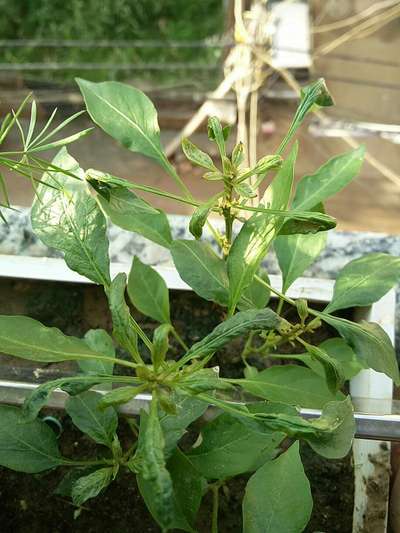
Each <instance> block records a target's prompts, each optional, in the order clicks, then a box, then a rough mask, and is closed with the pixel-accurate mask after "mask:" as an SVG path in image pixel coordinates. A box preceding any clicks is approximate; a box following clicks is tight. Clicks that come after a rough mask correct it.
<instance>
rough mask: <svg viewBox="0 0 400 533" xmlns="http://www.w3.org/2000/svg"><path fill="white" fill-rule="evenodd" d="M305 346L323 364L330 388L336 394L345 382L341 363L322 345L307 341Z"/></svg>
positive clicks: (314, 358)
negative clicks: (314, 344)
mask: <svg viewBox="0 0 400 533" xmlns="http://www.w3.org/2000/svg"><path fill="white" fill-rule="evenodd" d="M303 346H305V348H306V350H307V352H308V353H309V354H310V355H311V358H312V359H313V360H314V361H318V362H319V363H320V364H321V365H322V366H323V368H324V372H325V377H326V383H327V385H328V388H329V390H330V391H331V392H332V393H333V394H334V393H335V392H336V391H337V390H339V389H341V387H342V386H343V385H344V382H345V376H344V372H343V369H342V366H341V365H340V363H339V362H338V361H336V359H334V358H333V357H331V356H330V355H329V354H328V353H327V352H326V351H325V350H323V349H322V348H321V347H320V346H319V347H318V346H313V345H312V344H308V343H307V342H304V344H303Z"/></svg>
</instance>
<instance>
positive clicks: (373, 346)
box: [316, 312, 400, 385]
mask: <svg viewBox="0 0 400 533" xmlns="http://www.w3.org/2000/svg"><path fill="white" fill-rule="evenodd" d="M316 314H317V315H318V316H319V317H320V318H321V319H322V320H323V321H324V322H327V323H328V324H330V325H331V326H332V327H334V328H335V329H336V330H337V331H338V332H339V333H340V335H341V337H343V338H344V340H345V341H346V342H347V344H348V345H349V346H350V347H351V348H352V349H353V350H354V353H355V354H356V356H357V358H358V360H359V361H360V363H361V364H362V365H363V367H364V368H365V367H366V368H373V369H374V370H376V371H377V372H383V373H384V374H386V375H387V376H389V377H390V378H392V379H393V381H394V382H395V383H396V385H397V384H400V376H399V367H398V364H397V359H396V353H395V351H394V348H393V345H392V342H391V340H390V338H389V336H388V335H387V333H386V332H385V331H384V330H383V329H382V328H381V326H379V324H376V323H375V322H366V321H364V320H363V321H361V322H360V323H355V322H350V320H346V319H344V318H339V317H336V316H332V315H328V314H326V313H319V312H318V313H316Z"/></svg>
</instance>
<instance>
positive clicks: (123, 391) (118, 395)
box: [98, 386, 139, 409]
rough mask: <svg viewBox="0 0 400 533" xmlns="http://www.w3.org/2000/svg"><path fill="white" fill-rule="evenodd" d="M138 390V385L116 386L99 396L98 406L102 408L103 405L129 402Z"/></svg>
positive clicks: (108, 405)
mask: <svg viewBox="0 0 400 533" xmlns="http://www.w3.org/2000/svg"><path fill="white" fill-rule="evenodd" d="M138 392H139V390H138V387H129V386H128V387H117V388H116V389H113V390H112V391H110V392H107V394H104V395H103V396H102V397H101V399H100V400H99V402H98V408H99V409H104V408H105V407H110V406H114V405H121V404H123V403H127V402H130V401H131V400H132V399H133V398H134V397H135V396H136V395H137V394H138Z"/></svg>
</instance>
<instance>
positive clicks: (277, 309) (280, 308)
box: [276, 298, 284, 315]
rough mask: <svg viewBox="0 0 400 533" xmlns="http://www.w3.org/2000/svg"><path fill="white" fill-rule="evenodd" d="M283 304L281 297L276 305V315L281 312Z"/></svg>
mask: <svg viewBox="0 0 400 533" xmlns="http://www.w3.org/2000/svg"><path fill="white" fill-rule="evenodd" d="M283 304H284V300H282V298H280V300H279V303H278V306H277V308H276V314H277V315H280V314H281V313H282V307H283Z"/></svg>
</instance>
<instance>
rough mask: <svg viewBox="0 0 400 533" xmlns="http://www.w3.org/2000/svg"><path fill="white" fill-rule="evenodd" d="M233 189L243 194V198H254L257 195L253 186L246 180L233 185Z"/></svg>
mask: <svg viewBox="0 0 400 533" xmlns="http://www.w3.org/2000/svg"><path fill="white" fill-rule="evenodd" d="M235 191H236V192H237V193H238V194H240V196H243V198H255V197H256V196H257V193H256V192H255V190H254V188H253V187H251V185H249V184H248V183H247V182H246V181H244V182H243V183H238V184H237V185H235Z"/></svg>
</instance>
